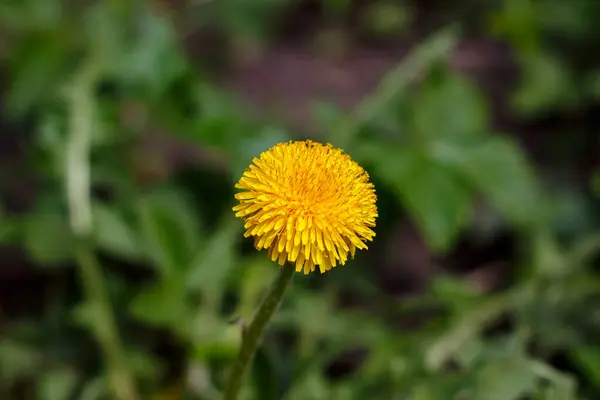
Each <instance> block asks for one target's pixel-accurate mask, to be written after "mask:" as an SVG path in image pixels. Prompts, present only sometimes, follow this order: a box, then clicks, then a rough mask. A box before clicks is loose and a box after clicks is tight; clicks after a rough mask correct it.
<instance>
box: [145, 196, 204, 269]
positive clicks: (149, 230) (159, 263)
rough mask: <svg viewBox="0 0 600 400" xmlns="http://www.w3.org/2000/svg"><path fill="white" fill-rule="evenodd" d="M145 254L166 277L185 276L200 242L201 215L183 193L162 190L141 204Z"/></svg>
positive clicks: (146, 198) (147, 197)
mask: <svg viewBox="0 0 600 400" xmlns="http://www.w3.org/2000/svg"><path fill="white" fill-rule="evenodd" d="M139 213H140V222H141V227H142V234H143V237H144V239H145V243H146V247H145V251H146V253H147V254H148V255H149V256H150V257H151V259H152V260H153V261H154V263H155V264H156V267H157V268H158V270H159V271H160V272H161V273H162V274H163V275H165V276H172V275H174V274H175V275H178V274H181V273H184V271H185V269H186V267H187V266H188V265H189V263H190V261H191V260H192V258H193V256H194V253H195V251H196V248H197V247H198V245H199V244H200V242H201V239H200V238H201V236H200V232H199V227H198V225H199V222H198V214H197V213H196V212H195V210H194V209H193V208H192V207H191V205H190V203H189V202H188V200H187V198H186V197H185V196H184V195H183V193H181V192H178V191H176V190H168V189H164V190H159V191H156V192H153V193H150V194H149V195H147V196H146V197H145V198H143V199H142V200H141V201H140V202H139Z"/></svg>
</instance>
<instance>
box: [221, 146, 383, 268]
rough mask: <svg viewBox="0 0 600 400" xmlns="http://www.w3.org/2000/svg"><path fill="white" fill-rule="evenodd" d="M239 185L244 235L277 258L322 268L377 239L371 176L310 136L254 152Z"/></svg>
mask: <svg viewBox="0 0 600 400" xmlns="http://www.w3.org/2000/svg"><path fill="white" fill-rule="evenodd" d="M235 187H236V188H238V189H242V190H243V191H242V192H240V193H237V194H236V195H235V198H236V199H237V200H239V202H240V204H239V205H237V206H235V207H234V208H233V210H234V211H235V212H236V216H237V217H241V218H243V219H244V221H245V225H244V226H245V228H246V232H245V233H244V236H245V237H249V236H253V237H254V246H255V247H256V248H257V249H258V250H261V249H268V251H269V256H270V258H271V259H272V260H273V261H277V262H278V263H279V264H280V265H284V264H285V262H286V261H289V262H291V263H295V265H296V271H298V272H300V271H304V273H305V274H308V273H309V272H311V271H314V270H315V267H319V270H320V271H321V273H323V272H326V271H328V270H330V269H331V268H333V267H335V266H337V265H344V264H345V263H346V261H347V260H348V254H350V256H351V257H352V258H354V254H355V251H356V249H366V248H367V245H366V243H365V242H366V241H371V240H373V238H374V237H375V232H373V230H372V229H371V228H372V227H374V226H375V218H376V217H377V216H378V215H377V207H376V205H375V202H376V200H377V196H376V195H375V188H374V187H373V184H372V183H370V182H369V175H368V174H367V172H366V171H365V170H364V169H363V168H361V167H360V166H359V165H358V164H357V163H356V162H354V161H353V160H352V159H351V158H350V157H349V156H348V155H346V154H344V153H343V151H342V150H340V149H335V148H333V147H332V146H331V145H330V144H327V145H323V144H321V143H317V142H313V141H310V140H307V141H300V142H292V141H290V142H287V143H279V144H277V145H275V146H273V147H272V148H270V149H269V150H267V151H265V152H264V153H262V154H261V155H260V156H259V157H258V158H254V160H253V162H252V164H251V165H250V166H249V167H248V168H247V169H246V171H245V172H244V174H243V176H242V177H241V179H240V180H239V182H238V183H237V184H236V185H235Z"/></svg>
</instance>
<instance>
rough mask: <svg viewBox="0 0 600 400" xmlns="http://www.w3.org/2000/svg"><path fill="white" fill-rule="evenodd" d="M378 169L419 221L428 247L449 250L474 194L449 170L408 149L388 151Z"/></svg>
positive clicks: (462, 224)
mask: <svg viewBox="0 0 600 400" xmlns="http://www.w3.org/2000/svg"><path fill="white" fill-rule="evenodd" d="M382 151H384V150H383V149H382ZM377 167H378V168H379V175H380V176H381V177H382V178H384V179H385V180H386V181H387V182H388V183H389V184H390V185H391V187H392V189H393V190H394V191H395V192H396V193H397V194H398V196H399V198H400V199H401V201H402V203H403V204H404V205H405V206H406V208H407V209H408V210H409V211H410V212H411V215H412V216H413V218H414V219H415V220H416V221H417V223H418V225H419V228H420V230H421V231H422V232H423V234H424V236H425V239H426V240H427V242H428V244H429V246H430V247H431V248H432V249H433V250H435V251H444V250H447V249H448V248H449V247H450V246H451V245H452V243H453V241H454V239H455V238H456V236H457V234H458V233H459V231H460V229H461V228H462V227H463V226H464V224H465V223H466V221H467V218H468V217H469V212H470V205H471V204H470V203H471V193H470V190H469V189H468V188H467V187H466V185H465V184H464V183H463V181H462V180H461V179H460V178H459V177H458V176H457V175H456V174H454V173H453V172H452V171H451V170H450V169H448V168H446V167H443V166H439V165H437V164H436V163H434V162H432V161H431V160H430V159H428V158H426V157H422V156H420V155H418V154H415V153H414V152H409V151H407V150H395V151H389V149H388V150H387V151H386V153H383V154H382V157H381V159H380V163H379V165H378V166H377Z"/></svg>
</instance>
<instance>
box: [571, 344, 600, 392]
mask: <svg viewBox="0 0 600 400" xmlns="http://www.w3.org/2000/svg"><path fill="white" fill-rule="evenodd" d="M570 353H571V358H572V359H573V360H574V361H575V362H576V363H577V365H579V367H580V368H581V369H582V370H583V371H584V372H585V375H586V377H588V378H590V379H591V380H593V382H594V385H595V386H596V387H600V348H598V347H597V346H582V345H580V346H576V347H574V348H572V349H571V351H570Z"/></svg>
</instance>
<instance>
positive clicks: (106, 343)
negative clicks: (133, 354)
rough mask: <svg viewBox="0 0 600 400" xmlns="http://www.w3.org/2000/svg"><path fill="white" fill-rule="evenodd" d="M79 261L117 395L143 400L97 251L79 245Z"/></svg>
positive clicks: (94, 325)
mask: <svg viewBox="0 0 600 400" xmlns="http://www.w3.org/2000/svg"><path fill="white" fill-rule="evenodd" d="M75 258H76V260H77V264H78V266H79V275H80V279H81V283H82V286H83V289H84V292H85V296H86V301H87V303H88V307H89V321H90V322H91V324H92V329H93V332H94V335H95V336H96V340H97V341H98V343H99V344H100V348H101V349H102V352H103V354H104V359H105V362H106V365H107V367H108V377H109V381H110V385H111V390H112V392H113V395H114V397H115V399H118V400H137V399H138V398H139V397H138V395H137V392H136V388H135V385H134V382H133V379H132V378H131V374H130V372H129V368H128V366H127V359H126V357H125V354H124V352H123V348H122V345H121V341H120V338H119V334H118V330H117V326H116V322H115V320H114V316H113V313H112V310H111V307H110V301H109V299H108V296H107V295H106V288H105V285H104V276H103V274H102V269H101V267H100V265H99V264H98V262H97V260H96V257H95V255H94V253H93V251H92V250H91V248H90V247H89V246H88V245H86V244H85V243H84V242H82V243H81V244H78V246H77V250H76V255H75Z"/></svg>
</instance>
